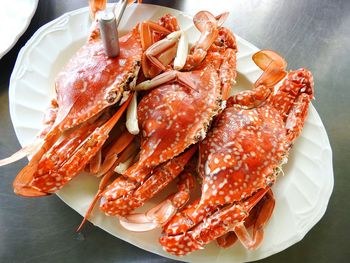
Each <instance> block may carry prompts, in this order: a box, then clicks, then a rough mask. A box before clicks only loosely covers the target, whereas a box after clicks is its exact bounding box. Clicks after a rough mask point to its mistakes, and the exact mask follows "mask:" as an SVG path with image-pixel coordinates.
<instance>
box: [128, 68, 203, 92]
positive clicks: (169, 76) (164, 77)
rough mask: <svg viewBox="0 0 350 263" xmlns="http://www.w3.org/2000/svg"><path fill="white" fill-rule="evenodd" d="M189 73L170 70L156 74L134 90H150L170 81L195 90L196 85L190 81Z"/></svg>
mask: <svg viewBox="0 0 350 263" xmlns="http://www.w3.org/2000/svg"><path fill="white" fill-rule="evenodd" d="M189 75H190V73H187V72H179V71H176V70H170V71H167V72H164V73H162V74H160V75H158V76H157V77H155V78H153V79H151V80H146V81H144V82H141V83H140V84H138V85H137V86H136V87H135V88H134V90H150V89H152V88H155V87H158V86H160V85H162V84H165V83H167V82H170V81H178V82H180V83H181V84H183V85H185V86H187V87H189V88H190V89H193V90H196V85H195V84H194V83H193V82H192V81H191V78H190V77H189Z"/></svg>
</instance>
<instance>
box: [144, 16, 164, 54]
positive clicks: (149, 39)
mask: <svg viewBox="0 0 350 263" xmlns="http://www.w3.org/2000/svg"><path fill="white" fill-rule="evenodd" d="M140 31H141V32H140V34H141V45H142V49H143V50H146V49H148V48H149V47H150V46H151V45H152V44H153V35H154V33H155V32H157V33H160V34H164V35H168V34H170V31H169V30H168V29H166V28H165V27H163V26H161V25H158V24H157V23H155V22H153V21H145V22H143V23H142V24H141V30H140Z"/></svg>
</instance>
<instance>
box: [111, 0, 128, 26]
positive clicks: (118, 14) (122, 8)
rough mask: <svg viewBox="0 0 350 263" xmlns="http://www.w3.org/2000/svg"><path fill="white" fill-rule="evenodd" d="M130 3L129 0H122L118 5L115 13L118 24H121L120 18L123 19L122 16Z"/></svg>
mask: <svg viewBox="0 0 350 263" xmlns="http://www.w3.org/2000/svg"><path fill="white" fill-rule="evenodd" d="M127 5H128V1H127V0H121V1H120V2H119V3H118V5H116V7H115V9H114V15H115V17H116V25H117V27H118V26H119V23H120V20H121V19H122V16H123V14H124V11H125V8H126V6H127Z"/></svg>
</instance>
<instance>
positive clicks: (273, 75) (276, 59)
mask: <svg viewBox="0 0 350 263" xmlns="http://www.w3.org/2000/svg"><path fill="white" fill-rule="evenodd" d="M253 61H254V62H255V64H256V65H257V66H258V67H259V68H261V69H262V70H263V71H264V73H263V74H262V75H261V76H260V78H259V79H258V80H257V81H256V82H255V84H254V86H255V87H258V86H260V85H264V86H268V87H273V86H275V85H276V84H277V83H278V82H280V81H281V80H282V79H283V78H284V77H285V76H286V75H287V72H286V70H285V69H286V67H287V62H286V61H285V60H284V58H283V57H281V56H280V55H279V54H277V53H276V52H274V51H272V50H261V51H259V52H256V53H255V54H254V55H253Z"/></svg>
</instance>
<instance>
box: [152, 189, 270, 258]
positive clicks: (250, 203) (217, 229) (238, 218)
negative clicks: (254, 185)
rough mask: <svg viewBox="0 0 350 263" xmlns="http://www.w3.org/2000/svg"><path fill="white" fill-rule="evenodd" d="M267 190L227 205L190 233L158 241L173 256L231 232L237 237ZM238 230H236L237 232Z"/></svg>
mask: <svg viewBox="0 0 350 263" xmlns="http://www.w3.org/2000/svg"><path fill="white" fill-rule="evenodd" d="M268 190H269V188H267V189H261V190H259V191H258V192H257V193H255V194H254V195H253V196H252V197H250V198H248V199H247V200H245V201H244V202H238V203H235V204H233V205H229V206H226V207H224V208H223V209H221V210H219V211H218V212H216V213H214V214H213V215H211V216H210V217H208V218H206V220H205V221H203V222H201V223H200V224H199V225H196V226H195V227H193V228H192V229H191V230H190V231H188V232H186V233H184V234H178V235H163V236H161V237H160V239H159V241H160V243H161V244H162V245H163V247H164V249H165V250H166V251H167V252H169V253H172V254H175V255H185V254H187V253H189V252H191V251H194V250H198V249H201V248H203V246H204V245H205V244H208V243H209V242H210V241H212V240H214V239H216V238H218V237H220V236H222V235H223V234H225V233H226V232H228V231H230V230H233V231H235V233H236V234H237V232H238V235H237V236H238V237H239V238H240V237H242V236H241V235H240V231H241V232H242V229H243V228H242V225H243V221H244V220H245V218H247V216H248V214H249V212H250V210H251V209H252V208H253V207H254V206H255V205H256V204H257V203H258V202H259V201H260V200H261V198H263V196H264V195H265V194H266V192H267V191H268ZM237 229H238V230H237Z"/></svg>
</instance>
